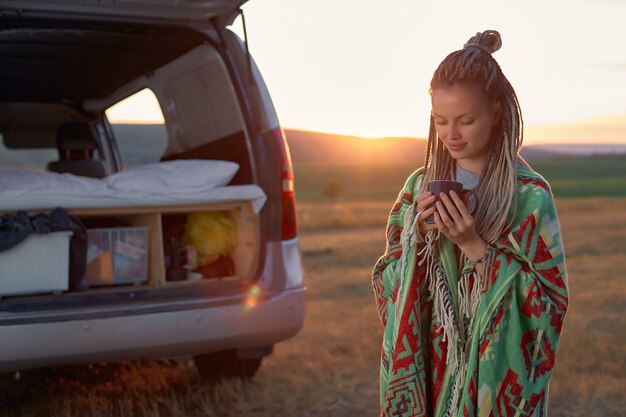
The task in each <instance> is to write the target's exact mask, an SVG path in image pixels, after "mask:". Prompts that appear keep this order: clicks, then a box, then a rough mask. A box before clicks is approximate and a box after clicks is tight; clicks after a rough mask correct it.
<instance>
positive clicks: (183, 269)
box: [163, 205, 258, 282]
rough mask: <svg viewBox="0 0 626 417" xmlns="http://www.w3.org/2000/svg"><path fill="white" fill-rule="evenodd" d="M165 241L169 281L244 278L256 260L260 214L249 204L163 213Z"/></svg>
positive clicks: (167, 278)
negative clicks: (258, 215) (253, 210)
mask: <svg viewBox="0 0 626 417" xmlns="http://www.w3.org/2000/svg"><path fill="white" fill-rule="evenodd" d="M215 208H218V207H215ZM163 242H164V255H165V256H164V257H165V266H166V271H165V272H166V281H167V282H175V281H196V280H200V279H216V278H217V279H245V278H248V277H249V276H251V275H252V274H253V270H252V269H253V268H254V265H255V264H256V262H257V259H256V256H257V249H258V223H257V216H256V215H255V214H254V212H252V210H250V207H249V206H248V205H241V206H235V207H232V206H231V207H229V208H228V209H226V207H223V209H222V210H219V209H217V210H211V209H210V208H209V207H207V208H205V209H203V210H197V211H195V210H194V211H192V212H189V213H180V214H178V213H172V214H167V215H163Z"/></svg>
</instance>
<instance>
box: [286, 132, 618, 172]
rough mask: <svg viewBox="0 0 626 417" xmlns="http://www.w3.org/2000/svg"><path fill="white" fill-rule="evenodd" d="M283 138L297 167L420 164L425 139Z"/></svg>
mask: <svg viewBox="0 0 626 417" xmlns="http://www.w3.org/2000/svg"><path fill="white" fill-rule="evenodd" d="M285 135H286V136H287V141H288V143H289V149H290V151H291V157H292V159H293V161H294V163H300V164H378V165H386V164H391V163H416V162H417V163H420V162H422V161H424V155H425V153H426V139H421V138H406V137H386V138H376V139H365V138H361V137H356V136H345V135H335V134H331V133H321V132H310V131H304V130H296V129H285ZM573 146H574V148H575V147H576V146H583V145H573ZM625 151H626V146H625ZM583 153H584V152H583ZM589 153H591V152H589ZM580 154H581V153H580V152H576V151H575V150H573V149H570V148H567V147H563V146H561V147H548V145H545V146H544V145H532V146H524V147H523V148H522V156H523V157H524V158H525V159H527V160H529V161H533V160H534V161H536V160H547V159H553V158H556V157H559V156H568V155H580Z"/></svg>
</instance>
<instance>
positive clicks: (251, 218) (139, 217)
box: [67, 201, 259, 286]
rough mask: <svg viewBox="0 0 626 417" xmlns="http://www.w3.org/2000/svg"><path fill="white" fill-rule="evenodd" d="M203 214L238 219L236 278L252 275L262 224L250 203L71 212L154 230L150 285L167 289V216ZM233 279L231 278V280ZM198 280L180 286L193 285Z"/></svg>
mask: <svg viewBox="0 0 626 417" xmlns="http://www.w3.org/2000/svg"><path fill="white" fill-rule="evenodd" d="M203 211H209V212H210V211H225V212H227V213H228V214H229V215H231V217H233V218H234V220H235V222H236V223H237V230H238V233H239V244H238V245H237V247H236V248H235V250H233V252H232V254H231V257H232V258H233V262H234V264H235V268H236V275H237V276H239V277H241V278H244V277H248V276H250V274H252V271H253V270H254V268H255V267H256V265H257V263H258V262H259V259H258V249H259V224H258V216H257V215H256V214H255V213H254V212H253V211H252V205H251V203H250V202H249V201H232V202H220V203H191V204H178V205H167V206H156V207H155V206H145V207H144V206H141V207H97V208H81V209H67V212H68V213H69V214H71V215H72V216H76V217H78V218H81V219H85V220H87V219H90V218H91V219H95V218H117V219H118V220H120V221H123V222H124V224H126V225H128V227H147V228H148V229H149V231H150V237H149V248H148V251H149V254H148V283H147V285H149V286H165V285H172V284H174V283H168V282H167V280H166V270H165V252H164V244H163V216H165V215H176V214H189V213H194V212H203ZM229 278H230V277H229ZM192 282H194V281H189V282H182V283H177V285H181V284H182V285H184V284H189V283H192Z"/></svg>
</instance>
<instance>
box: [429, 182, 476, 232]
mask: <svg viewBox="0 0 626 417" xmlns="http://www.w3.org/2000/svg"><path fill="white" fill-rule="evenodd" d="M427 187H428V188H427V189H428V191H430V192H431V193H433V195H434V196H435V197H436V198H437V201H441V198H440V197H439V194H440V193H446V194H448V195H450V191H454V192H455V193H457V195H458V196H460V197H461V200H463V203H464V204H465V207H467V209H468V210H469V212H470V214H474V212H475V211H476V207H478V196H477V195H476V193H475V192H474V191H473V190H466V189H464V188H463V184H461V183H460V182H456V181H449V180H435V181H430V182H429V183H428V186H427ZM435 203H436V202H435ZM435 203H433V204H431V205H430V206H428V207H427V209H428V208H431V207H435ZM442 204H443V202H442ZM444 210H445V205H444ZM446 213H448V212H447V210H446ZM448 215H450V213H448ZM450 218H452V217H450ZM425 222H426V223H427V224H435V215H434V214H431V215H430V216H428V217H427V218H426V220H425Z"/></svg>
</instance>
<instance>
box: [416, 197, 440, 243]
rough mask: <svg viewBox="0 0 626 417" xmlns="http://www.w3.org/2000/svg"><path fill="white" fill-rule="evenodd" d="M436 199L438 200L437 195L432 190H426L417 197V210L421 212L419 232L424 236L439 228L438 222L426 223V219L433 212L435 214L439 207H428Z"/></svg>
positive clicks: (418, 222) (418, 221) (418, 223)
mask: <svg viewBox="0 0 626 417" xmlns="http://www.w3.org/2000/svg"><path fill="white" fill-rule="evenodd" d="M435 200H436V198H435V196H434V195H433V193H431V192H430V191H425V192H424V193H422V194H420V195H418V196H417V197H415V204H416V206H415V211H416V212H417V213H419V216H418V219H417V225H418V226H419V233H420V235H422V237H423V236H425V235H426V233H428V232H430V231H431V230H437V225H436V224H434V223H433V224H428V223H425V220H426V219H427V218H428V217H429V216H430V215H431V214H434V213H435V212H436V211H437V208H436V207H435V206H433V207H431V208H429V209H427V208H426V207H428V206H430V205H431V204H433V203H434V202H435Z"/></svg>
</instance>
